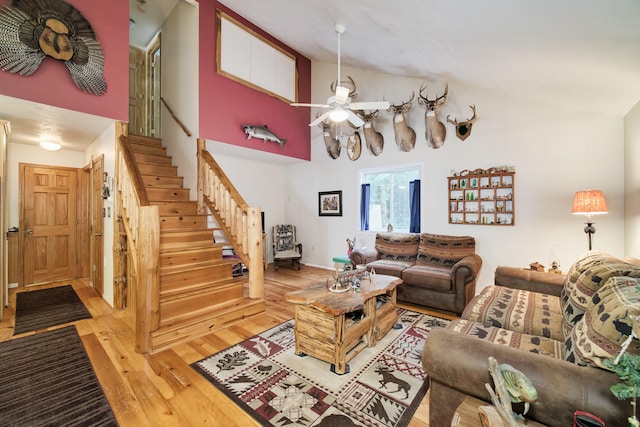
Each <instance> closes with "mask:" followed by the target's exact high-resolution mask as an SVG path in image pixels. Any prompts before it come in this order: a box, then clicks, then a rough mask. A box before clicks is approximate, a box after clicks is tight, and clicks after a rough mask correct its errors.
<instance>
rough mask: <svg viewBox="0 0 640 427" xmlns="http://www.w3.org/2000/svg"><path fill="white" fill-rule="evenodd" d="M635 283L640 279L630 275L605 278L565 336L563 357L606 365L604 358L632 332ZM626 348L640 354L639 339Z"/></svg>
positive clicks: (639, 304) (638, 308) (639, 302)
mask: <svg viewBox="0 0 640 427" xmlns="http://www.w3.org/2000/svg"><path fill="white" fill-rule="evenodd" d="M638 285H640V280H638V279H635V278H629V277H612V278H610V279H609V280H607V282H606V283H605V284H604V285H603V286H602V287H601V288H600V290H598V291H597V292H596V293H595V294H594V295H593V297H592V298H591V299H590V300H589V304H588V305H587V308H586V311H585V313H584V316H583V317H582V319H580V321H578V323H577V324H576V326H575V327H574V328H573V331H572V332H571V334H570V335H569V336H568V337H567V339H566V340H565V349H564V359H565V360H568V361H570V362H574V363H577V364H579V365H591V366H594V367H600V368H604V369H607V368H605V366H604V363H603V361H604V360H606V359H615V357H616V356H617V355H618V353H620V351H621V349H622V346H623V344H624V343H625V342H626V341H627V339H628V338H629V336H630V335H631V331H632V328H633V321H632V317H633V316H639V315H640V292H638V289H637V286H638ZM626 352H627V353H630V354H640V341H638V339H634V340H632V341H631V344H630V345H629V347H628V348H627V350H626Z"/></svg>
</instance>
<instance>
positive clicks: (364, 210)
mask: <svg viewBox="0 0 640 427" xmlns="http://www.w3.org/2000/svg"><path fill="white" fill-rule="evenodd" d="M370 192H371V185H369V184H362V186H361V187H360V230H362V231H364V230H368V229H369V200H370V198H371V195H370Z"/></svg>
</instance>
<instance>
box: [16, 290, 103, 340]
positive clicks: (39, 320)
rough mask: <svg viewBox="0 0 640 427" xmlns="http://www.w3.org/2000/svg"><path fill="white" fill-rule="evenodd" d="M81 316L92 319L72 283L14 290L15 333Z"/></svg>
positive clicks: (53, 324)
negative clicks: (37, 288)
mask: <svg viewBox="0 0 640 427" xmlns="http://www.w3.org/2000/svg"><path fill="white" fill-rule="evenodd" d="M81 319H91V313H89V310H87V308H86V307H85V306H84V304H83V303H82V301H81V300H80V297H79V296H78V294H76V291H74V290H73V287H72V286H71V285H67V286H59V287H56V288H48V289H40V290H37V291H30V292H19V293H17V294H16V326H15V328H14V330H13V334H14V335H18V334H22V333H25V332H31V331H37V330H38V329H44V328H50V327H51V326H56V325H62V324H63V323H68V322H74V321H76V320H81Z"/></svg>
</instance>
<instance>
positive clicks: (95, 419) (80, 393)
mask: <svg viewBox="0 0 640 427" xmlns="http://www.w3.org/2000/svg"><path fill="white" fill-rule="evenodd" d="M0 360H2V363H0V425H2V426H12V427H13V426H15V427H24V426H77V427H85V426H93V427H111V426H117V425H118V423H117V421H116V419H115V416H114V415H113V412H112V410H111V406H109V402H108V401H107V398H106V397H105V395H104V392H103V391H102V387H101V386H100V383H99V382H98V378H97V377H96V374H95V372H94V370H93V366H91V362H90V361H89V357H88V356H87V353H86V351H85V349H84V346H83V345H82V340H81V339H80V337H79V336H78V332H77V330H76V327H75V326H73V325H72V326H67V327H64V328H59V329H55V330H53V331H48V332H43V333H40V334H35V335H28V336H25V337H22V338H16V339H13V340H9V341H5V342H2V343H0Z"/></svg>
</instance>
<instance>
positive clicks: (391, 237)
mask: <svg viewBox="0 0 640 427" xmlns="http://www.w3.org/2000/svg"><path fill="white" fill-rule="evenodd" d="M419 241H420V235H419V234H417V233H378V234H376V250H377V251H378V254H379V255H380V259H387V260H394V261H407V262H415V261H416V257H417V256H418V242H419Z"/></svg>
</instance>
